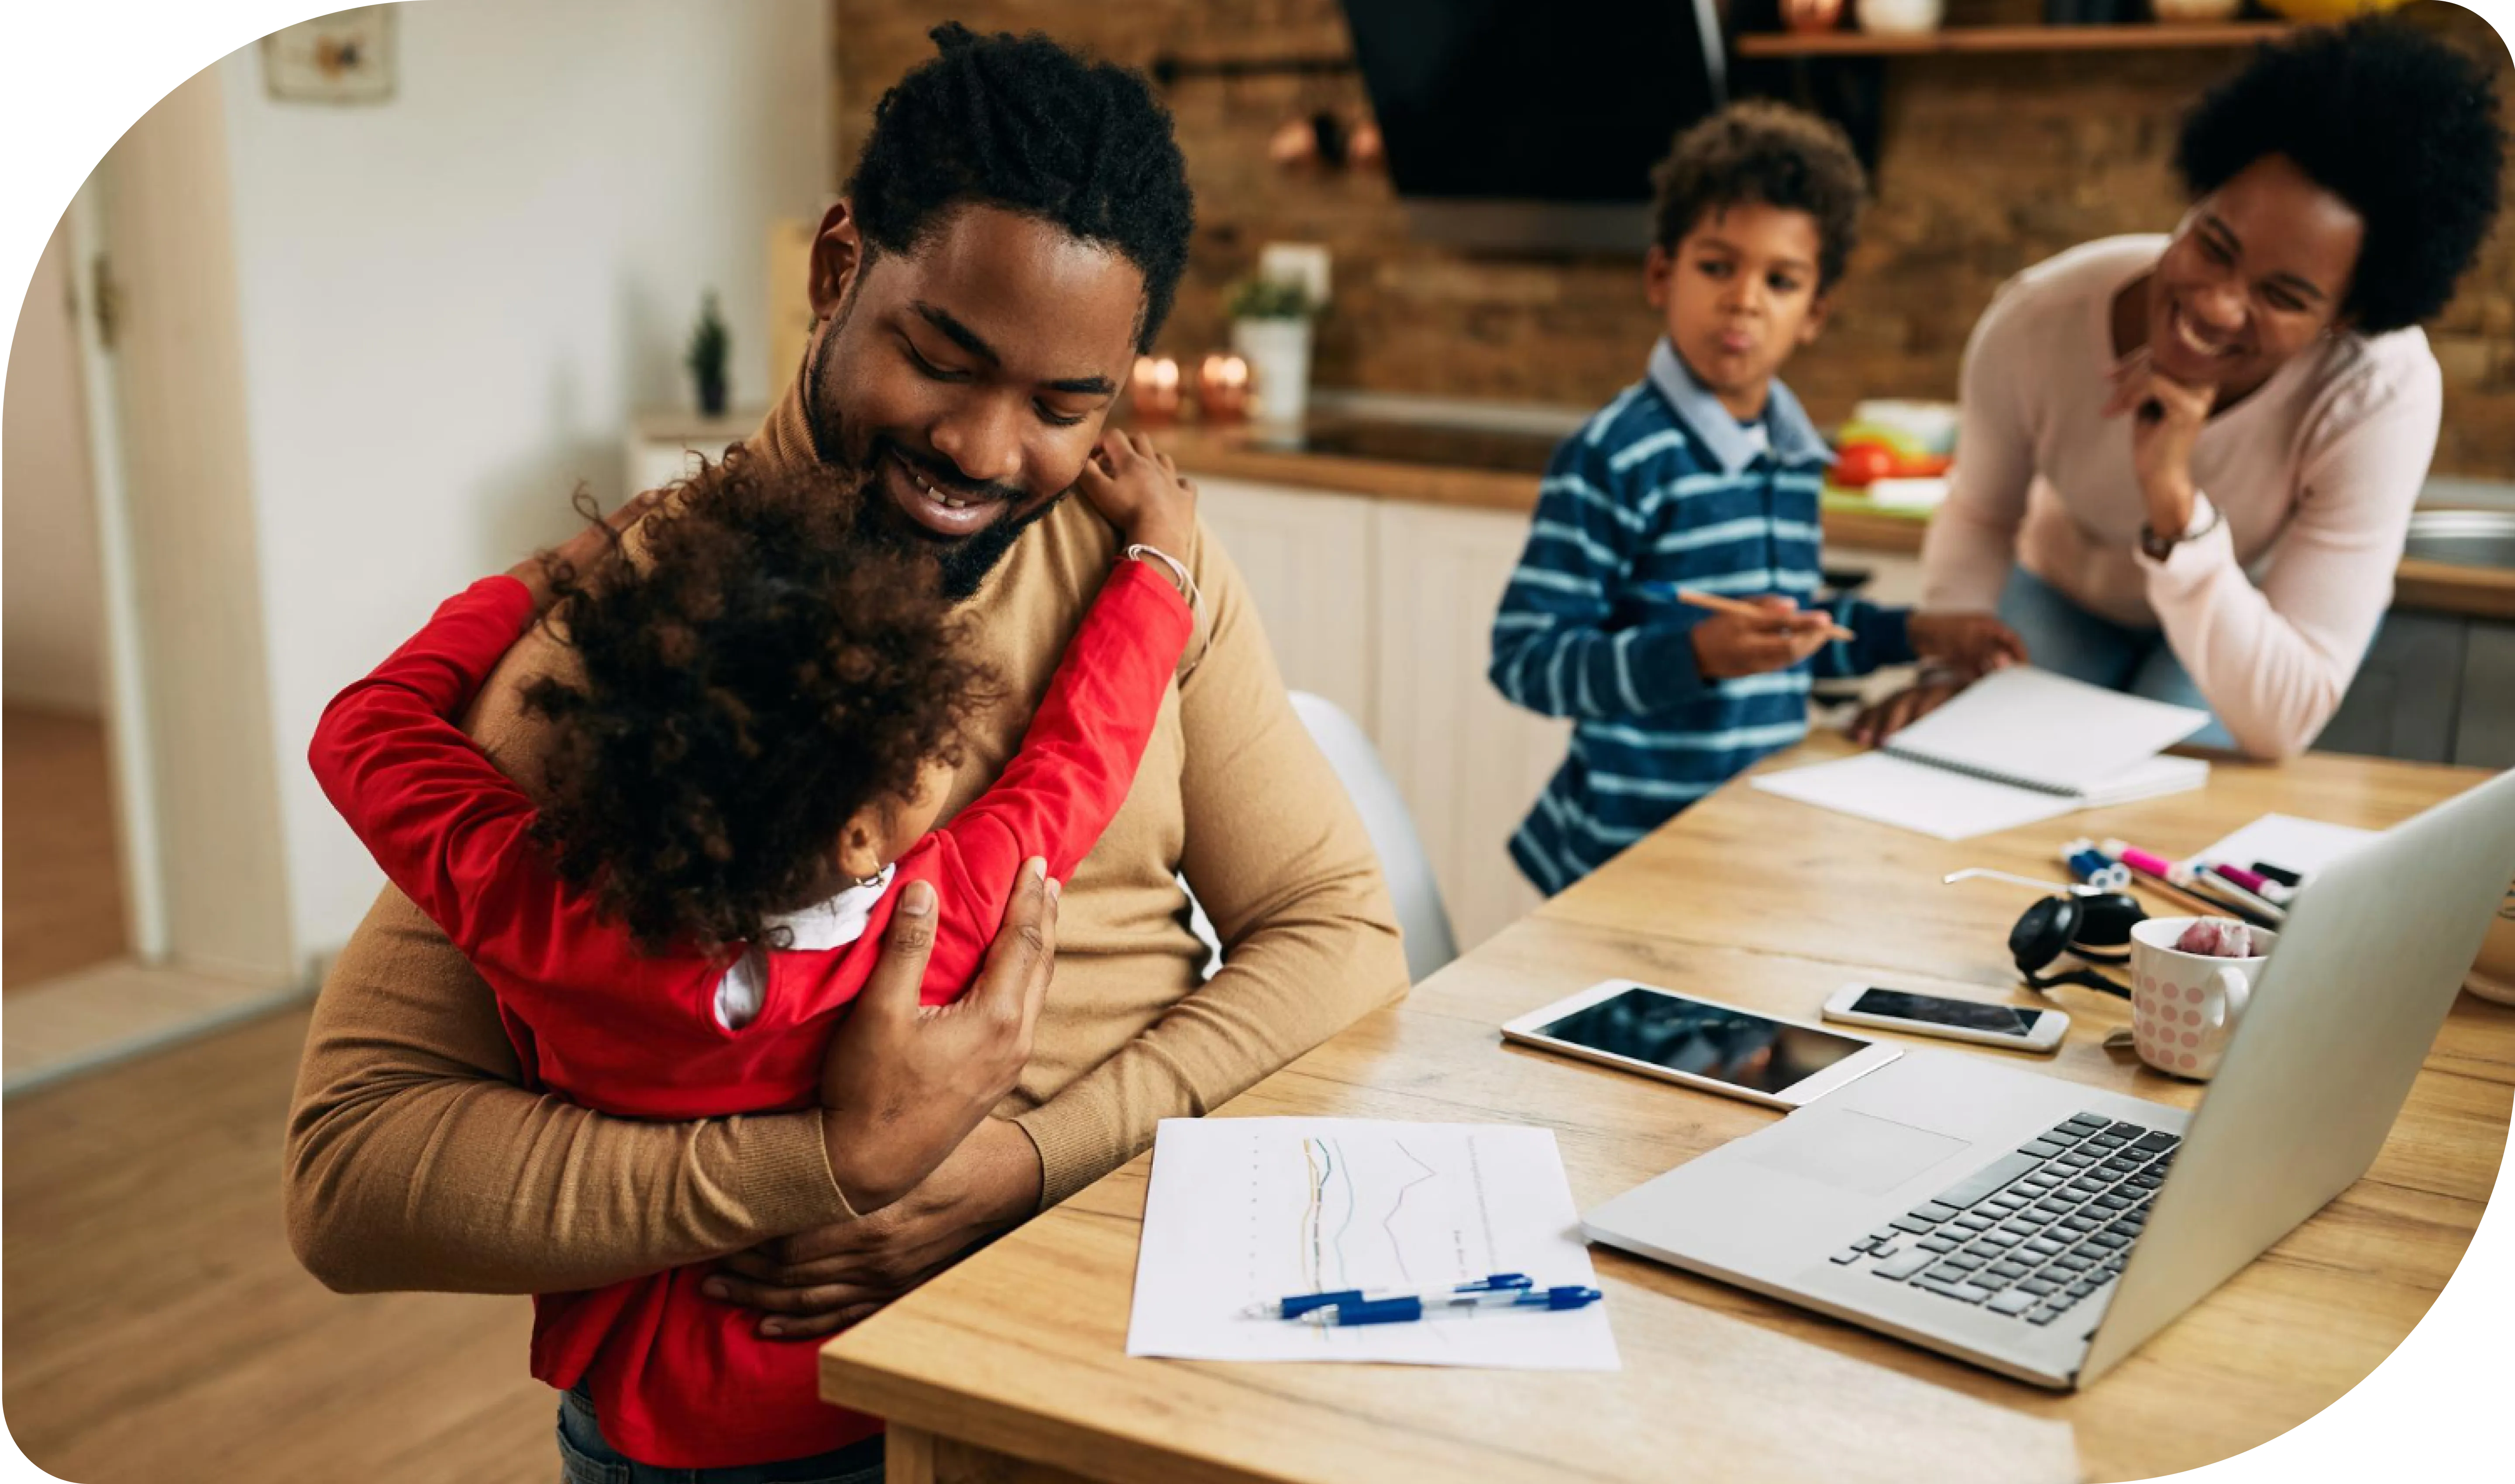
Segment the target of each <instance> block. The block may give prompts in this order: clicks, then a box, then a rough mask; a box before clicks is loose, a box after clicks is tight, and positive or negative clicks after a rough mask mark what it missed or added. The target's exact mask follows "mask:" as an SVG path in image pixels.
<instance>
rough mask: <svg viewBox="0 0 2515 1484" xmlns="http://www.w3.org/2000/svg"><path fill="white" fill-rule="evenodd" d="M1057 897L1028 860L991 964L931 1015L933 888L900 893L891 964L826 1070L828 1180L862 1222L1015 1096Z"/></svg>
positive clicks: (846, 1024)
mask: <svg viewBox="0 0 2515 1484" xmlns="http://www.w3.org/2000/svg"><path fill="white" fill-rule="evenodd" d="M1057 889H1058V888H1057V884H1056V883H1054V882H1052V881H1050V880H1048V878H1047V863H1046V862H1044V861H1042V860H1040V859H1039V858H1037V857H1036V856H1034V857H1033V858H1031V859H1030V860H1027V861H1024V862H1023V863H1022V867H1021V875H1020V878H1019V880H1017V881H1016V882H1015V883H1014V886H1013V892H1012V897H1011V899H1010V901H1008V902H1007V903H1006V904H1005V920H1004V926H1003V927H1002V928H1001V929H999V930H998V932H997V933H996V940H995V944H994V946H993V947H991V948H989V949H988V950H987V962H986V965H985V967H984V968H982V969H979V970H978V976H977V978H975V979H973V980H971V981H970V984H969V990H968V992H967V993H965V994H963V995H962V996H961V998H960V999H958V1000H956V1001H954V1002H952V1003H951V1004H949V1005H940V1006H935V1007H932V1008H931V1009H927V1008H922V1007H921V1006H920V1005H919V1004H918V994H917V992H918V989H919V987H920V986H922V985H923V984H924V983H925V980H926V960H927V957H928V954H930V953H931V952H932V951H933V947H934V925H935V897H934V887H933V886H931V885H930V884H928V883H926V882H922V881H919V882H910V883H909V884H908V885H907V886H904V887H902V888H901V891H900V898H899V906H898V908H897V910H895V911H894V912H893V913H892V914H891V919H890V927H888V929H887V930H886V931H885V932H884V934H883V944H882V959H881V961H880V962H879V963H877V964H876V965H875V966H874V969H873V974H872V976H871V977H870V978H869V979H867V980H866V982H865V987H864V992H863V993H862V994H860V995H858V996H857V997H856V1002H855V1005H854V1006H853V1007H852V1008H851V1009H850V1010H848V1012H847V1016H846V1018H845V1020H843V1021H841V1022H840V1023H839V1029H838V1032H837V1034H835V1035H833V1036H832V1037H831V1038H830V1050H829V1052H828V1054H827V1055H826V1057H825V1058H824V1059H823V1061H822V1063H821V1106H822V1109H823V1112H822V1115H821V1128H822V1136H823V1138H824V1139H825V1140H826V1141H827V1142H828V1145H829V1155H830V1173H831V1174H832V1175H835V1176H836V1177H837V1179H838V1182H839V1189H840V1190H841V1191H842V1192H844V1193H845V1196H846V1198H847V1202H848V1204H849V1205H851V1206H852V1207H854V1208H855V1211H856V1213H857V1214H858V1215H859V1216H866V1215H870V1214H871V1213H873V1212H876V1211H879V1210H881V1209H882V1208H884V1207H886V1206H888V1205H889V1204H890V1203H891V1202H893V1201H895V1200H897V1199H899V1198H900V1197H901V1196H903V1195H905V1194H907V1193H908V1192H909V1191H910V1190H911V1189H913V1188H914V1187H915V1186H916V1185H917V1184H918V1183H919V1182H920V1181H922V1180H924V1179H925V1178H926V1176H927V1175H928V1173H930V1172H932V1171H933V1170H934V1169H935V1167H936V1166H937V1165H939V1164H941V1163H942V1162H943V1160H944V1158H945V1157H946V1156H947V1155H949V1154H951V1153H952V1152H953V1150H954V1149H955V1148H957V1147H958V1146H959V1145H960V1143H961V1141H962V1140H963V1139H965V1138H967V1137H968V1136H969V1131H970V1130H972V1129H974V1128H976V1127H977V1126H978V1122H979V1120H981V1119H983V1118H985V1117H986V1116H987V1114H988V1113H989V1112H990V1111H991V1110H993V1109H994V1107H995V1105H996V1104H997V1103H998V1102H999V1101H1001V1100H1003V1098H1004V1095H1005V1094H1006V1093H1008V1092H1011V1091H1012V1089H1013V1083H1014V1081H1015V1080H1016V1079H1017V1078H1019V1077H1020V1076H1021V1070H1022V1066H1023V1064H1024V1063H1026V1062H1028V1061H1029V1060H1030V1041H1031V1031H1032V1028H1033V1027H1034V1026H1036V1025H1037V1024H1038V1023H1039V1008H1040V1004H1041V1002H1042V1001H1044V1000H1045V999H1047V997H1048V980H1049V975H1050V973H1051V971H1052V969H1053V968H1054V965H1055V959H1056V898H1057ZM1025 1142H1027V1139H1025Z"/></svg>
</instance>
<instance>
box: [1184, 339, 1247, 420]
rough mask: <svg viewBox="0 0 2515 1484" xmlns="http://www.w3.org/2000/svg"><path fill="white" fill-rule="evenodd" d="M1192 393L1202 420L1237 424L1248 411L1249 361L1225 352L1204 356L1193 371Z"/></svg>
mask: <svg viewBox="0 0 2515 1484" xmlns="http://www.w3.org/2000/svg"><path fill="white" fill-rule="evenodd" d="M1196 393H1197V405H1198V406H1199V407H1201V408H1203V409H1204V412H1205V417H1206V421H1208V422H1211V423H1234V422H1238V421H1239V420H1240V419H1241V418H1243V417H1245V416H1247V415H1248V411H1249V362H1247V361H1245V360H1242V359H1241V358H1240V357H1239V356H1237V355H1233V354H1231V353H1229V352H1228V351H1222V350H1217V351H1216V352H1214V353H1213V354H1211V355H1208V356H1207V357H1206V358H1205V364H1203V365H1202V366H1200V367H1198V368H1197V374H1196Z"/></svg>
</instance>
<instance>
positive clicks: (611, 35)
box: [221, 0, 833, 954]
mask: <svg viewBox="0 0 2515 1484" xmlns="http://www.w3.org/2000/svg"><path fill="white" fill-rule="evenodd" d="M397 21H398V23H399V27H400V35H399V65H398V73H399V81H398V89H397V92H396V94H395V96H394V98H393V99H392V102H391V103H385V104H382V105H379V106H372V107H353V108H334V107H325V106H316V105H307V104H291V103H276V102H273V101H271V100H270V99H269V98H268V96H267V95H266V93H265V91H264V88H263V81H262V60H261V55H260V50H259V48H255V47H248V48H246V49H244V50H242V51H240V52H237V53H235V54H234V55H233V56H230V57H229V58H227V60H226V62H223V63H222V64H221V70H222V72H223V73H224V82H225V85H226V93H227V121H228V133H229V135H230V140H231V152H232V164H233V168H232V178H233V182H234V192H235V199H234V217H235V240H236V262H237V272H238V278H239V286H240V293H241V301H242V308H243V314H244V339H245V372H246V401H247V417H248V425H249V430H250V434H251V439H252V449H253V468H254V477H255V483H256V497H255V503H256V513H257V520H258V522H259V527H260V532H259V534H260V541H261V570H262V582H263V585H264V599H263V609H264V615H265V619H266V622H267V624H268V632H269V657H270V666H269V672H270V686H271V705H272V710H273V722H274V731H275V733H276V735H277V739H278V748H279V753H280V759H281V764H282V772H281V779H282V817H283V823H284V828H285V832H286V845H287V854H288V866H289V879H290V897H291V903H292V908H293V912H292V917H293V920H294V923H295V928H296V934H297V937H298V944H299V949H300V952H301V954H307V953H319V952H321V951H323V950H325V949H327V948H330V947H334V946H337V945H338V944H339V943H340V942H342V941H343V940H345V939H346V938H347V937H348V935H349V933H350V929H351V928H352V927H354V926H355V925H356V923H357V921H358V919H359V917H360V916H361V915H362V914H363V913H364V912H365V910H366V907H367V905H368V903H369V902H370V901H371V900H372V899H373V896H374V894H375V889H376V886H378V884H379V882H380V881H381V878H380V877H379V876H378V875H377V873H376V871H375V869H374V866H373V865H372V863H371V862H369V861H368V860H367V858H366V856H365V854H364V852H363V851H362V850H360V848H359V847H358V845H357V844H356V842H355V841H354V840H353V839H351V837H350V834H349V832H348V831H347V830H346V829H344V828H343V827H342V826H341V824H340V823H339V821H338V819H337V818H336V817H335V816H334V814H333V813H332V810H331V808H330V806H329V805H328V804H325V802H324V801H323V799H322V797H321V795H320V794H319V793H318V792H317V791H316V789H315V788H314V785H313V782H312V780H311V778H310V777H309V775H308V773H307V770H306V767H305V763H304V756H305V746H306V742H307V739H308V738H309V735H310V734H311V732H312V728H313V724H314V721H315V718H316V716H317V715H318V714H319V713H320V711H321V709H322V706H323V703H324V702H325V701H326V700H328V699H329V698H330V696H331V695H332V693H333V692H334V691H336V690H338V689H339V688H340V687H341V686H342V685H344V684H346V683H348V682H349V681H350V680H353V679H355V678H356V677H357V676H358V675H360V674H362V673H364V672H365V671H366V670H367V669H368V668H369V667H370V666H372V665H374V664H375V663H376V661H378V660H380V659H381V658H383V656H384V655H385V653H386V652H387V651H388V650H390V649H391V648H392V645H393V644H395V643H397V642H399V640H400V639H402V638H404V637H406V636H407V635H408V634H409V633H410V631H412V630H413V629H416V628H417V627H418V625H419V624H420V622H421V621H422V620H423V619H425V618H426V617H427V614H428V611H429V609H430V607H431V606H432V605H433V603H434V602H435V601H436V600H437V599H439V598H443V597H445V596H446V595H448V594H450V593H453V592H454V591H455V590H457V589H458V588H459V587H461V586H462V585H463V584H464V583H466V582H468V581H469V580H471V579H472V578H474V577H475V576H478V575H480V574H482V573H485V572H488V571H492V570H496V569H500V568H503V567H505V566H507V565H508V564H510V563H512V562H513V561H515V559H516V558H517V557H519V556H523V555H524V554H525V553H526V552H527V551H528V550H530V549H531V548H532V547H533V546H534V545H536V544H538V543H544V542H547V541H550V540H552V539H554V538H556V537H557V536H559V535H561V534H563V533H564V532H565V531H566V530H567V528H568V526H569V524H570V521H571V519H572V517H571V516H570V515H568V512H567V497H568V493H569V491H570V489H571V487H572V486H573V485H574V484H575V483H576V482H577V481H579V480H584V481H586V482H588V483H589V484H591V485H592V486H593V488H594V489H595V490H597V491H598V492H600V493H602V494H605V495H608V494H609V493H610V492H611V491H612V490H614V489H615V488H616V487H617V485H618V481H619V479H620V477H621V464H622V459H623V448H624V446H625V442H626V437H627V431H628V424H629V419H630V417H631V415H632V413H633V411H636V410H641V409H646V408H652V407H657V406H673V405H680V404H682V403H683V402H685V400H686V398H687V395H688V393H687V391H686V378H685V377H684V376H683V375H682V373H681V371H680V352H681V349H682V346H683V344H684V342H685V340H686V337H687V334H688V330H689V325H690V322H691V320H692V319H693V317H694V316H695V315H696V312H697V309H698V303H699V296H700V293H701V291H702V290H703V289H705V288H708V287H714V288H716V289H717V290H718V292H719V294H720V295H721V297H722V304H723V308H724V315H725V319H726V321H727V323H728V324H729V326H730V327H731V329H732V332H733V337H734V346H733V350H734V357H733V367H732V392H733V397H734V400H735V403H736V405H737V406H741V405H746V404H751V403H756V402H758V401H760V400H762V399H763V398H764V397H765V396H766V395H767V394H768V392H769V391H770V390H771V382H770V378H769V371H768V366H767V362H766V355H765V349H764V344H765V340H766V329H765V327H766V324H767V304H768V297H767V296H768V291H769V285H768V284H767V283H766V282H765V268H764V260H765V258H766V256H767V241H768V231H769V226H770V223H771V222H772V221H774V220H775V219H777V218H779V217H792V216H802V215H816V214H817V213H818V211H819V209H820V202H821V199H822V196H823V194H824V192H826V191H827V190H828V189H829V188H830V186H831V184H832V181H833V171H832V170H831V168H830V162H829V128H828V122H827V119H826V117H825V113H826V107H825V103H826V99H827V87H828V77H829V55H828V54H829V44H830V41H829V38H830V31H829V22H828V6H827V4H826V0H710V3H707V4H700V3H697V0H530V3H518V0H429V3H427V4H424V5H405V6H403V7H402V8H401V9H400V11H399V13H398V16H397ZM778 287H779V289H780V290H781V292H786V293H800V292H801V291H802V288H801V285H779V286H778Z"/></svg>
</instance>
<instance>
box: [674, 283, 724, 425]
mask: <svg viewBox="0 0 2515 1484" xmlns="http://www.w3.org/2000/svg"><path fill="white" fill-rule="evenodd" d="M732 346H733V337H732V336H731V335H729V334H727V333H726V331H725V328H724V319H723V317H722V316H721V315H719V314H718V313H717V309H716V290H714V289H710V290H708V291H707V295H706V297H705V298H704V299H702V300H701V301H700V304H699V322H698V327H697V328H696V329H693V330H692V331H690V349H689V353H688V354H686V355H684V356H683V357H682V358H681V364H682V365H684V366H687V367H689V370H690V380H691V381H692V382H693V383H695V384H696V386H697V390H698V400H699V412H700V414H701V415H702V416H705V417H712V418H718V417H722V416H724V363H725V358H726V355H727V352H728V351H729V350H731V349H732Z"/></svg>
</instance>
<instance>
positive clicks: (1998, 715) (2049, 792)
mask: <svg viewBox="0 0 2515 1484" xmlns="http://www.w3.org/2000/svg"><path fill="white" fill-rule="evenodd" d="M2208 721H2209V714H2208V713H2207V712H2206V711H2199V710H2195V709H2194V708H2192V707H2189V706H2169V705H2167V704H2165V702H2163V701H2152V700H2149V699H2147V698H2145V697H2142V696H2134V695H2124V694H2123V693H2121V692H2120V691H2114V690H2107V689H2105V688H2103V687H2102V686H2098V685H2089V684H2086V683H2084V682H2083V681H2080V680H2071V679H2069V678H2067V677H2066V676H2058V675H2054V674H2052V673H2051V672H2049V671H2045V670H2035V669H2030V668H2025V667H2020V668H2018V669H2014V670H2003V671H2000V673H1999V674H1997V675H1993V676H1989V677H1987V678H1985V679H1984V680H1979V681H1977V682H1975V683H1974V684H1973V685H1971V686H1970V687H1968V688H1967V689H1966V690H1965V691H1964V693H1963V694H1961V695H1959V696H1958V697H1957V698H1956V699H1955V700H1953V701H1950V702H1949V703H1948V704H1946V705H1945V706H1942V707H1940V708H1939V709H1938V710H1937V711H1934V712H1932V713H1930V715H1928V716H1926V717H1923V718H1922V719H1921V720H1920V721H1916V722H1914V723H1913V724H1912V725H1910V726H1908V727H1906V728H1904V729H1903V730H1902V731H1900V732H1898V733H1896V734H1895V736H1894V737H1893V738H1892V739H1890V740H1889V741H1888V742H1887V744H1886V745H1885V747H1884V748H1882V749H1881V750H1879V751H1877V752H1874V753H1867V754H1864V755H1862V756H1860V757H1857V758H1844V759H1841V760H1839V761H1837V762H1834V763H1817V764H1815V765H1814V766H1810V767H1796V768H1792V769H1789V770H1788V771H1785V772H1779V773H1766V774H1763V775H1761V776H1759V777H1757V778H1756V779H1755V780H1754V783H1755V787H1757V788H1759V789H1762V790H1764V791H1765V792H1767V793H1772V794H1779V795H1781V796H1782V797H1784V798H1786V799H1796V800H1798V801H1799V802H1800V803H1802V804H1815V805H1817V806H1818V807H1819V808H1827V809H1833V810H1835V812H1837V813H1843V814H1855V815H1858V816H1859V817H1861V818H1863V819H1874V820H1876V821H1877V822H1878V823H1880V824H1891V825H1894V826H1896V827H1897V828H1899V829H1906V830H1914V831H1917V832H1918V833H1920V834H1923V835H1935V836H1937V837H1938V838H1939V839H1941V840H1963V839H1966V838H1967V837H1969V836H1974V835H1982V834H1988V833H1990V832H1991V831H1994V830H2005V829H2010V828H2013V827H2014V826H2017V825H2021V824H2031V823H2033V822H2034V821H2036V820H2038V819H2049V818H2051V817H2053V816H2054V815H2056V814H2066V813H2069V812H2070V811H2072V810H2073V809H2083V808H2094V807H2098V806H2101V805H2104V804H2128V803H2130V802H2131V801H2133V800H2137V799H2150V798H2155V797H2156V796H2158V795H2161V794H2175V793H2181V792H2183V791H2184V790H2187V789H2196V788H2199V787H2201V786H2202V785H2203V784H2205V783H2206V782H2207V781H2208V778H2209V764H2208V763H2206V762H2204V761H2202V760H2200V759H2198V758H2167V757H2161V756H2160V755H2159V754H2160V752H2161V750H2162V749H2164V748H2166V747H2169V746H2172V745H2173V744H2174V743H2176V742H2179V741H2181V740H2183V739H2184V738H2185V737H2188V736H2190V735H2191V734H2192V733H2194V732H2196V731H2199V730H2200V729H2201V728H2202V727H2203V726H2205V725H2206V724H2207V723H2208Z"/></svg>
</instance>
